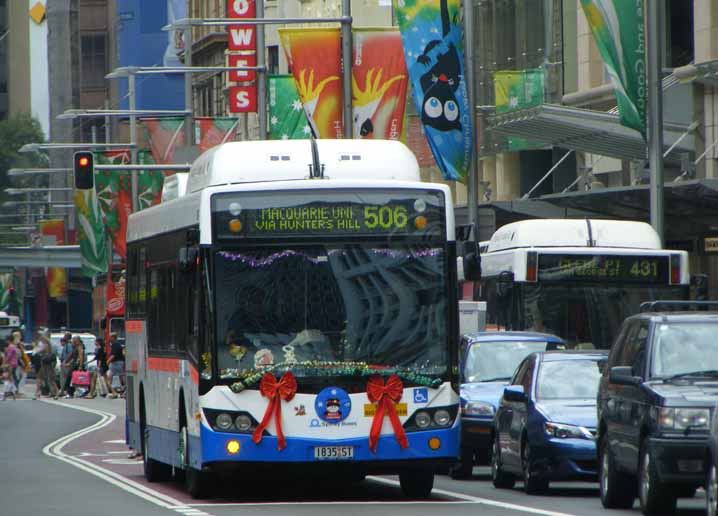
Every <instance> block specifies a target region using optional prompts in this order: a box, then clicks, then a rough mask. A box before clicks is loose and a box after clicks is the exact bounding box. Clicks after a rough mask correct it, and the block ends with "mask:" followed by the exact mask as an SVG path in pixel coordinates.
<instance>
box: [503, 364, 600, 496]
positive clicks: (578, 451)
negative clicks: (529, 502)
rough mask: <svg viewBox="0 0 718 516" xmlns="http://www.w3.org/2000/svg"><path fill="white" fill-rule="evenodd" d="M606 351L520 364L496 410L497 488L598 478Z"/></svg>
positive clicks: (533, 488) (536, 489)
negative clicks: (599, 406) (599, 400)
mask: <svg viewBox="0 0 718 516" xmlns="http://www.w3.org/2000/svg"><path fill="white" fill-rule="evenodd" d="M607 357H608V352H606V351H559V352H555V351H546V352H541V353H533V354H531V355H529V356H528V357H526V358H525V359H524V360H523V362H521V364H520V365H519V368H518V369H517V371H516V373H515V374H514V376H513V378H512V379H511V385H510V386H508V387H506V388H505V389H504V394H503V397H502V398H501V401H500V402H499V408H498V410H497V411H496V436H495V438H494V446H493V456H492V459H491V476H492V480H493V483H494V486H495V487H498V488H512V487H513V486H514V483H515V481H516V479H517V478H521V479H523V481H524V489H525V491H526V492H527V493H540V492H543V491H545V490H546V489H548V486H549V482H550V481H552V480H561V481H563V480H589V481H593V480H596V478H597V477H596V474H597V471H598V463H597V460H596V440H595V438H596V420H597V418H596V397H597V393H598V383H599V380H600V378H601V373H602V371H603V368H604V367H605V364H606V359H607Z"/></svg>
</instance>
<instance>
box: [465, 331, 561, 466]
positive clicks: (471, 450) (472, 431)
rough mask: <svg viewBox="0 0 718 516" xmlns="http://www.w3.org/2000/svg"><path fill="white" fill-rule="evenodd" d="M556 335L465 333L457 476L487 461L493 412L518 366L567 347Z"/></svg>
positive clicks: (491, 434) (519, 332)
mask: <svg viewBox="0 0 718 516" xmlns="http://www.w3.org/2000/svg"><path fill="white" fill-rule="evenodd" d="M565 348H566V343H565V342H564V341H563V340H561V339H560V338H559V337H556V336H555V335H549V334H547V333H538V332H530V331H495V332H476V333H468V334H465V335H464V336H463V338H462V340H461V347H460V349H461V356H460V367H461V457H460V461H459V463H458V464H457V465H456V466H455V467H454V468H452V471H451V475H452V477H454V478H465V477H468V476H470V475H471V472H472V470H473V466H474V464H488V463H489V461H490V459H491V446H492V443H493V438H494V414H495V412H496V407H497V406H498V403H499V398H501V395H502V394H503V392H504V386H506V385H507V384H508V382H509V380H510V379H511V376H512V375H513V374H514V371H515V370H516V367H517V366H518V365H519V364H520V363H521V361H522V360H523V359H524V358H525V357H526V356H527V355H529V354H531V353H533V352H536V351H545V350H551V349H565Z"/></svg>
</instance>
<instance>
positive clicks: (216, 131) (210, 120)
mask: <svg viewBox="0 0 718 516" xmlns="http://www.w3.org/2000/svg"><path fill="white" fill-rule="evenodd" d="M195 124H196V125H197V126H198V128H197V130H199V150H200V152H204V151H206V150H208V149H211V148H212V147H214V146H215V145H219V144H221V143H226V142H231V141H234V140H236V137H237V127H238V125H239V118H237V117H233V116H228V117H197V118H195ZM195 132H196V131H195Z"/></svg>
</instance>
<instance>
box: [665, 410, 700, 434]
mask: <svg viewBox="0 0 718 516" xmlns="http://www.w3.org/2000/svg"><path fill="white" fill-rule="evenodd" d="M710 418H711V411H710V409H707V408H668V407H661V408H659V409H658V426H659V427H660V428H661V429H663V430H679V431H682V430H688V429H695V430H708V426H709V424H710Z"/></svg>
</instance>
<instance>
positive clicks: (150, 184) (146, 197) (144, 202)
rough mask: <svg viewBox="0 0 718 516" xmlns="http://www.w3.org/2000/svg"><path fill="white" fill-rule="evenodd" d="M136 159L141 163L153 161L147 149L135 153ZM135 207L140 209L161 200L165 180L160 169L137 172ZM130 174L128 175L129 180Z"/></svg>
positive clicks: (151, 163)
mask: <svg viewBox="0 0 718 516" xmlns="http://www.w3.org/2000/svg"><path fill="white" fill-rule="evenodd" d="M137 161H138V162H139V163H140V164H143V165H153V164H154V163H155V161H154V159H153V158H152V154H151V153H150V152H149V151H140V152H138V153H137ZM138 176H139V178H138V179H139V180H138V183H139V185H138V192H137V207H138V208H139V209H140V210H144V209H145V208H149V207H150V206H154V205H155V204H159V203H160V201H161V200H162V185H163V184H164V182H165V174H164V173H163V172H162V171H161V170H140V173H139V174H138ZM131 179H132V176H130V180H131Z"/></svg>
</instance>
